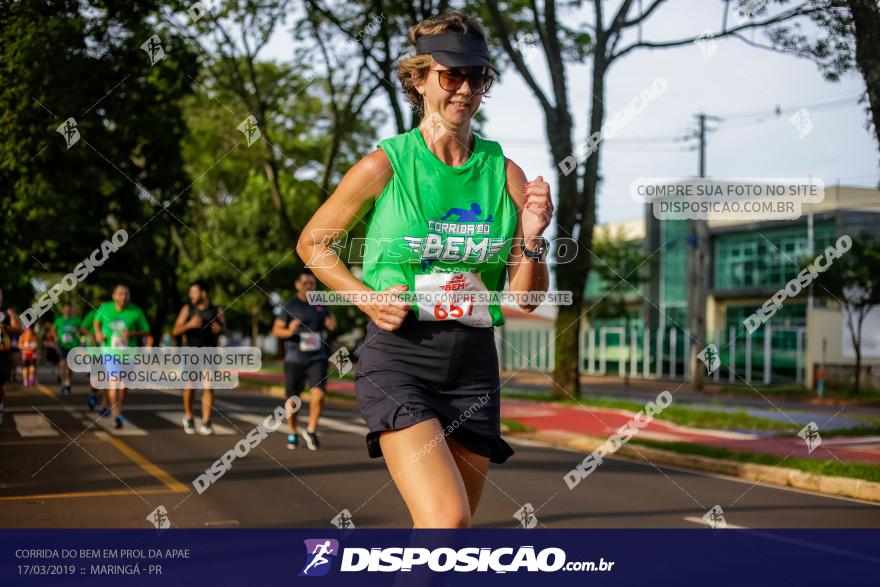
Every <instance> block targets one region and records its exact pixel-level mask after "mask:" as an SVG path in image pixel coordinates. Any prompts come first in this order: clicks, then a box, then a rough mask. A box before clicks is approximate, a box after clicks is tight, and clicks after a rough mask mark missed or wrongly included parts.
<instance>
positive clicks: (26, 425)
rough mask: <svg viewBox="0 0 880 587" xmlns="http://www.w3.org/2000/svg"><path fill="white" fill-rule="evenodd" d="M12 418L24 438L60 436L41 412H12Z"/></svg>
mask: <svg viewBox="0 0 880 587" xmlns="http://www.w3.org/2000/svg"><path fill="white" fill-rule="evenodd" d="M12 419H13V420H14V421H15V428H16V429H17V430H18V433H19V434H20V435H21V436H22V437H24V438H33V437H38V436H44V437H45V436H61V433H60V432H58V430H56V429H55V427H54V426H52V422H50V421H49V420H48V419H47V418H45V417H43V416H42V415H41V414H13V415H12Z"/></svg>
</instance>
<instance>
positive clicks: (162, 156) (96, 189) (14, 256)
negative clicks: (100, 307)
mask: <svg viewBox="0 0 880 587" xmlns="http://www.w3.org/2000/svg"><path fill="white" fill-rule="evenodd" d="M161 7H162V3H161V2H157V1H149V0H142V1H137V2H127V3H110V4H107V3H104V2H90V1H84V0H83V1H71V2H38V1H36V0H30V1H23V2H15V3H10V2H5V3H3V5H2V7H0V55H2V60H0V61H2V62H0V68H2V71H3V80H4V82H3V85H2V88H0V111H2V112H3V117H4V124H3V128H4V132H3V136H2V139H0V189H2V192H3V198H2V200H0V213H2V215H3V218H4V220H3V230H2V231H0V233H2V238H3V242H2V243H0V249H2V250H3V255H0V275H2V276H3V280H4V281H9V282H11V283H13V284H17V285H18V286H19V287H21V289H22V290H24V289H29V288H24V287H23V286H24V285H25V284H29V282H30V283H32V281H31V280H32V279H33V278H35V277H39V278H40V281H42V282H45V283H47V284H54V283H56V282H57V281H58V280H59V279H60V278H61V277H62V276H63V275H66V274H67V273H69V272H71V271H72V270H73V269H74V267H75V266H76V265H77V264H78V263H79V262H81V261H82V260H83V259H84V258H86V257H88V256H89V255H90V254H91V253H92V251H93V250H94V249H95V248H96V247H100V244H101V242H102V241H103V240H104V239H106V238H108V237H109V236H110V235H111V234H112V233H113V232H115V231H116V230H118V229H125V230H126V231H127V232H128V234H129V241H128V243H127V244H126V245H125V246H124V247H123V248H122V249H120V250H119V251H117V252H115V253H114V254H113V255H111V257H110V259H109V260H108V261H107V262H106V263H105V264H104V265H103V266H101V267H100V268H99V269H98V270H96V271H94V272H93V273H92V274H91V275H90V276H89V277H88V278H87V279H86V281H87V283H85V284H83V286H84V287H83V289H82V290H80V289H76V290H74V292H73V293H72V294H71V297H72V299H73V301H75V302H79V305H80V306H83V305H84V304H85V303H86V302H87V303H88V304H94V303H95V302H97V301H98V300H96V299H93V298H85V297H84V294H85V292H86V291H88V290H89V289H90V288H88V287H85V286H88V285H95V286H96V287H94V289H93V290H92V291H93V292H106V291H107V290H108V289H109V288H111V287H112V285H113V284H114V283H116V282H120V281H124V282H126V283H129V284H130V285H131V286H132V290H133V292H134V294H135V301H136V302H137V303H140V304H144V305H145V306H147V307H145V310H147V312H148V315H150V316H151V318H152V319H153V327H154V328H156V325H157V324H158V323H159V322H160V321H161V319H162V316H163V314H164V311H165V307H166V305H167V303H168V298H169V296H170V295H175V296H176V293H174V292H173V291H172V290H171V289H169V284H171V283H172V282H173V279H174V272H175V269H176V257H175V255H174V250H173V248H171V247H169V238H168V234H169V227H170V224H169V223H168V222H166V219H168V220H170V217H172V216H179V214H180V211H181V210H182V209H184V208H185V207H186V205H187V197H188V193H187V189H186V188H187V185H188V184H189V178H188V177H187V175H186V173H185V172H184V170H183V163H182V157H181V153H180V138H181V136H182V134H183V132H184V130H185V127H184V125H183V121H182V115H181V112H180V107H179V103H180V99H181V98H182V97H183V96H185V95H186V94H187V93H188V92H189V91H190V89H191V88H190V82H189V80H188V79H187V74H191V75H194V74H195V71H196V69H197V64H196V58H195V56H194V55H193V53H192V52H191V51H190V50H189V48H188V46H187V45H186V43H184V42H183V41H182V39H181V38H180V37H179V36H177V35H174V34H173V33H172V32H170V31H168V30H167V28H166V27H164V26H160V25H156V24H155V22H156V15H157V14H158V12H159V10H160V8H161ZM154 37H155V38H154ZM151 40H152V41H151ZM148 41H151V42H152V43H153V45H152V46H153V49H154V50H155V52H153V53H148V52H147V51H146V50H145V49H144V48H143V47H142V45H143V44H144V43H147V42H148ZM154 59H155V61H154ZM35 64H38V66H36V67H35ZM69 118H73V120H74V122H71V123H70V125H69V126H68V119H69ZM60 126H63V127H64V128H66V129H70V128H71V127H75V129H76V132H75V133H73V132H72V131H71V134H70V135H61V134H59V132H56V129H57V128H58V127H60ZM66 138H69V139H70V142H69V143H68V142H67V141H66V140H65V139H66ZM74 138H75V140H73V139H74ZM160 216H162V217H161V218H160ZM157 256H158V257H160V258H161V259H162V262H161V263H151V262H149V261H147V260H149V259H153V258H156V257H157ZM146 291H149V292H151V294H152V295H151V297H150V298H149V299H148V300H146V303H144V299H143V298H142V297H140V298H139V294H140V295H141V296H142V295H143V294H142V292H146ZM80 298H81V299H80Z"/></svg>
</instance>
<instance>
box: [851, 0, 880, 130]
mask: <svg viewBox="0 0 880 587" xmlns="http://www.w3.org/2000/svg"><path fill="white" fill-rule="evenodd" d="M847 3H848V4H849V8H850V10H851V11H852V16H853V22H854V25H855V39H856V64H857V65H858V67H859V69H860V70H861V72H862V76H863V77H864V78H865V84H866V85H867V87H868V103H869V104H870V106H871V120H872V121H873V122H874V136H875V137H876V138H877V141H878V143H880V6H878V4H877V0H848V2H847Z"/></svg>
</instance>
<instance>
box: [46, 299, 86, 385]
mask: <svg viewBox="0 0 880 587" xmlns="http://www.w3.org/2000/svg"><path fill="white" fill-rule="evenodd" d="M80 324H81V321H80V319H79V318H78V317H76V316H74V315H73V306H71V305H70V304H64V308H63V309H62V310H61V316H58V317H57V318H55V322H54V323H53V324H52V336H53V338H54V340H55V344H56V345H58V376H59V378H60V379H61V387H60V390H59V391H60V393H61V395H70V381H71V375H72V374H71V372H70V367H68V365H67V355H68V353H70V351H71V350H72V349H74V348H76V346H77V343H78V342H79V341H78V340H77V339H78V337H79V335H78V332H79V328H80Z"/></svg>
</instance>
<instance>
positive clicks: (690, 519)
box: [684, 516, 748, 530]
mask: <svg viewBox="0 0 880 587" xmlns="http://www.w3.org/2000/svg"><path fill="white" fill-rule="evenodd" d="M684 521H685V522H693V523H694V524H699V525H700V526H709V527H710V528H711V527H712V525H711V524H710V523H709V522H707V521H706V520H704V519H703V518H698V517H696V516H685V518H684ZM725 529H733V530H747V529H748V528H746V526H737V525H735V524H727V526H726V528H725Z"/></svg>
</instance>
